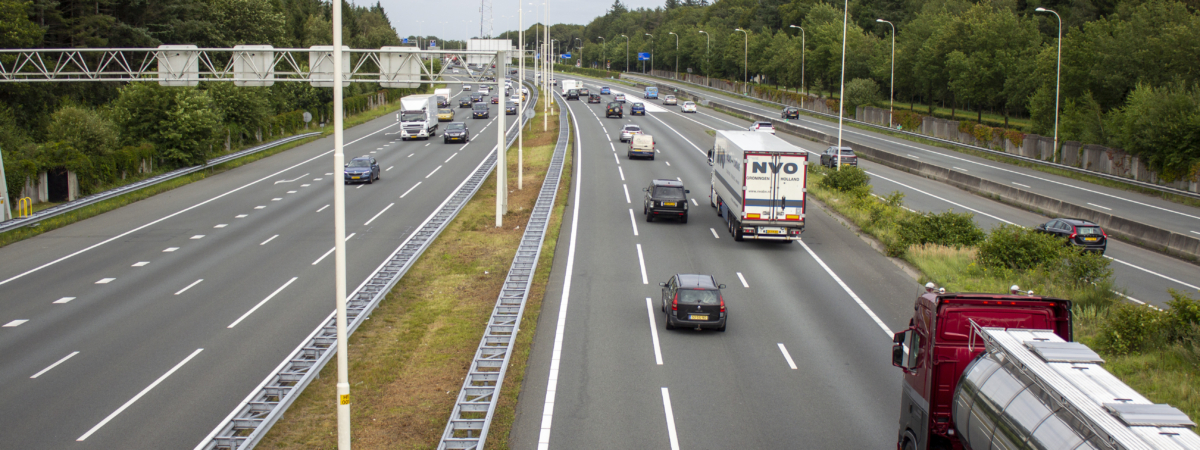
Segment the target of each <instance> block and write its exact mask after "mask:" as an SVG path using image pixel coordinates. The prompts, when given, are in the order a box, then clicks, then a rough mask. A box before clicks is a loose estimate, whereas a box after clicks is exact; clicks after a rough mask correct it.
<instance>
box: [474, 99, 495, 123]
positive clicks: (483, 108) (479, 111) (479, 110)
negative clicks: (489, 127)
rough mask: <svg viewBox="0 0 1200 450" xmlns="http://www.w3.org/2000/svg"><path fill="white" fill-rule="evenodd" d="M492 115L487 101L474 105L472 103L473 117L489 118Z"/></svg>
mask: <svg viewBox="0 0 1200 450" xmlns="http://www.w3.org/2000/svg"><path fill="white" fill-rule="evenodd" d="M491 116H492V114H491V111H490V110H489V109H488V105H487V103H484V102H479V103H476V104H474V105H471V118H473V119H487V118H489V117H491Z"/></svg>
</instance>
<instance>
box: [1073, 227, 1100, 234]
mask: <svg viewBox="0 0 1200 450" xmlns="http://www.w3.org/2000/svg"><path fill="white" fill-rule="evenodd" d="M1075 233H1076V234H1082V235H1085V236H1086V235H1091V234H1100V227H1085V226H1077V227H1075Z"/></svg>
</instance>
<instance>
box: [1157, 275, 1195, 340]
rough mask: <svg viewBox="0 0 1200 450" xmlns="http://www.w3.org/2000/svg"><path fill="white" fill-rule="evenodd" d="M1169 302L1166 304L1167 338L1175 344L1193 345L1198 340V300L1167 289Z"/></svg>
mask: <svg viewBox="0 0 1200 450" xmlns="http://www.w3.org/2000/svg"><path fill="white" fill-rule="evenodd" d="M1167 292H1169V293H1170V294H1171V301H1169V302H1167V306H1170V309H1168V310H1167V320H1166V325H1167V326H1166V327H1165V328H1166V332H1167V338H1168V339H1170V340H1171V341H1175V342H1184V343H1185V344H1195V343H1196V341H1197V340H1200V300H1197V299H1194V298H1191V297H1190V296H1188V295H1187V294H1186V293H1183V292H1179V291H1176V290H1175V289H1168V290H1167Z"/></svg>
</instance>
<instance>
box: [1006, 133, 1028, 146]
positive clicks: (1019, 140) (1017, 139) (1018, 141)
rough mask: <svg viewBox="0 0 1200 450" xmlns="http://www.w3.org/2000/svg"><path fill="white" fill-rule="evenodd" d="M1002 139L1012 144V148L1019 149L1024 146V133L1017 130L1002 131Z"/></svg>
mask: <svg viewBox="0 0 1200 450" xmlns="http://www.w3.org/2000/svg"><path fill="white" fill-rule="evenodd" d="M1004 137H1005V138H1007V139H1008V142H1012V145H1013V147H1017V148H1021V146H1022V145H1024V144H1025V133H1022V132H1020V131H1017V130H1004Z"/></svg>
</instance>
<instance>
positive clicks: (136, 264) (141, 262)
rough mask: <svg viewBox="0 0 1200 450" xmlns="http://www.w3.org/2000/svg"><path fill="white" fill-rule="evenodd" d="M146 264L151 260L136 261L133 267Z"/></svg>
mask: <svg viewBox="0 0 1200 450" xmlns="http://www.w3.org/2000/svg"><path fill="white" fill-rule="evenodd" d="M146 264H150V261H138V262H135V263H133V267H144V266H145V265H146Z"/></svg>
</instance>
